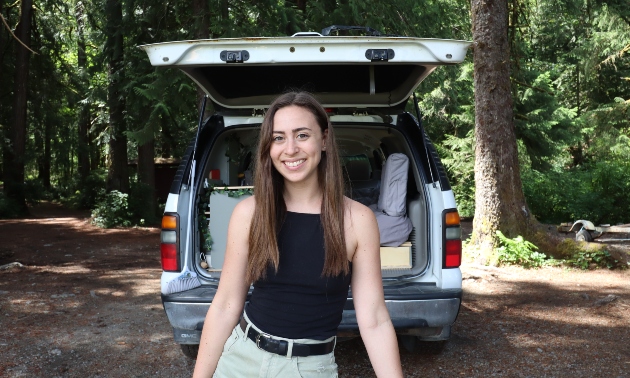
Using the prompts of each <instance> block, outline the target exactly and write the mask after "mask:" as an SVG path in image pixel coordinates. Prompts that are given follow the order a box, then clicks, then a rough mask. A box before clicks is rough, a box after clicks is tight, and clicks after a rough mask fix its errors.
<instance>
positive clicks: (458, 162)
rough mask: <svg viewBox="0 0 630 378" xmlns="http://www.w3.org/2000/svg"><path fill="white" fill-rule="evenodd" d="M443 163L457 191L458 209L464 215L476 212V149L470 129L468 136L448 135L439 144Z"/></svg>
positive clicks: (454, 190) (467, 215)
mask: <svg viewBox="0 0 630 378" xmlns="http://www.w3.org/2000/svg"><path fill="white" fill-rule="evenodd" d="M438 151H439V153H440V156H442V163H443V164H444V166H445V167H446V169H447V172H448V174H449V181H450V183H451V186H452V187H453V192H454V193H455V199H456V201H457V211H458V212H459V215H460V216H462V217H472V216H473V215H474V214H475V174H474V173H475V151H474V133H473V130H470V131H469V132H468V134H467V135H466V137H464V138H458V137H455V136H452V135H447V136H446V140H444V141H443V142H442V145H438Z"/></svg>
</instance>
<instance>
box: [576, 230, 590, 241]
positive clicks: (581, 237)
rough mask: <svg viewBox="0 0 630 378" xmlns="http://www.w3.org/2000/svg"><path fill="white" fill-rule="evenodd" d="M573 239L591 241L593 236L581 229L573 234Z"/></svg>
mask: <svg viewBox="0 0 630 378" xmlns="http://www.w3.org/2000/svg"><path fill="white" fill-rule="evenodd" d="M575 240H577V241H584V242H592V241H593V236H591V233H590V232H588V230H585V229H581V230H580V231H578V232H577V234H575Z"/></svg>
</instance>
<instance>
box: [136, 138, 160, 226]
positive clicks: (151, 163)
mask: <svg viewBox="0 0 630 378" xmlns="http://www.w3.org/2000/svg"><path fill="white" fill-rule="evenodd" d="M154 156H155V139H151V140H150V141H148V142H146V143H145V144H143V145H141V146H138V181H139V182H140V183H141V184H144V186H145V187H146V190H147V191H148V192H147V193H145V192H142V194H143V196H142V198H141V199H140V201H142V206H141V207H140V216H141V217H142V219H144V220H145V222H146V223H148V224H154V223H155V222H156V219H157V218H156V215H157V201H156V197H155V160H154ZM145 194H146V195H145Z"/></svg>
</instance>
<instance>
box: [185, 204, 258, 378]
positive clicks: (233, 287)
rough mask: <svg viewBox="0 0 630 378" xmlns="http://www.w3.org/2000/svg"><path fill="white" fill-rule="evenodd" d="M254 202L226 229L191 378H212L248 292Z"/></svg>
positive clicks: (234, 215)
mask: <svg viewBox="0 0 630 378" xmlns="http://www.w3.org/2000/svg"><path fill="white" fill-rule="evenodd" d="M254 204H255V202H254V198H253V197H250V198H247V199H245V200H243V201H241V202H239V204H238V205H237V206H236V207H235V208H234V212H233V213H232V217H231V218H230V224H229V226H228V239H227V248H226V251H225V261H224V263H223V268H222V272H221V279H220V281H219V288H218V290H217V293H216V295H215V296H214V299H213V301H212V304H211V305H210V309H209V310H208V314H207V315H206V319H205V322H204V325H203V331H202V333H201V340H200V342H199V353H198V355H197V363H196V364H195V372H194V373H193V377H195V378H202V377H207V378H209V377H212V375H213V374H214V370H215V369H216V367H217V363H218V361H219V357H221V353H222V351H223V344H225V341H226V340H227V338H228V337H229V336H230V334H231V333H232V330H233V329H234V327H235V326H236V324H237V323H238V321H239V319H240V317H241V314H242V313H243V306H244V304H245V299H246V297H247V290H248V289H249V285H250V284H249V282H245V275H246V270H247V254H248V245H249V227H250V224H251V219H252V215H253V212H254Z"/></svg>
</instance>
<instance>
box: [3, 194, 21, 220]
mask: <svg viewBox="0 0 630 378" xmlns="http://www.w3.org/2000/svg"><path fill="white" fill-rule="evenodd" d="M20 215H21V212H20V207H19V206H17V205H16V204H15V202H13V200H11V199H10V198H7V197H6V196H5V195H4V192H3V191H0V219H4V218H16V217H18V216H20Z"/></svg>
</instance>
